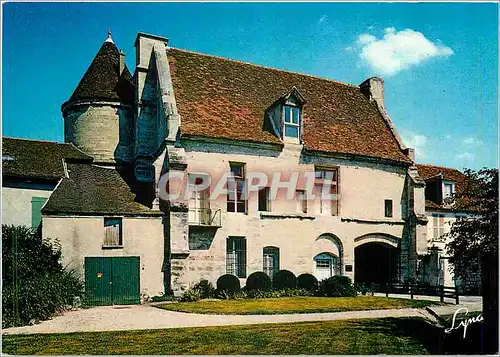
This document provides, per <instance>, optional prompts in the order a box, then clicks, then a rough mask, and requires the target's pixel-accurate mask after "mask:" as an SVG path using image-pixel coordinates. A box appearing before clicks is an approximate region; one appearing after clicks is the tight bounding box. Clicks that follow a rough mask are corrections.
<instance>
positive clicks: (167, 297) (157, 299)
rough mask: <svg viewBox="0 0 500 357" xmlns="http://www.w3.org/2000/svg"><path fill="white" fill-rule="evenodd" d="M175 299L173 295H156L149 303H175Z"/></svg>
mask: <svg viewBox="0 0 500 357" xmlns="http://www.w3.org/2000/svg"><path fill="white" fill-rule="evenodd" d="M175 300H176V298H175V296H173V295H156V296H152V297H151V302H162V301H175Z"/></svg>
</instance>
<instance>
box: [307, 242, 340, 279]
mask: <svg viewBox="0 0 500 357" xmlns="http://www.w3.org/2000/svg"><path fill="white" fill-rule="evenodd" d="M322 240H327V241H329V242H330V243H331V245H330V246H325V245H323V244H319V243H320V242H321V241H322ZM321 253H326V254H332V255H334V256H337V257H338V265H339V273H340V274H341V275H342V274H343V266H344V245H343V244H342V241H341V240H340V238H339V237H337V236H336V235H335V234H332V233H322V234H320V235H319V236H318V237H317V238H316V240H315V251H314V252H313V257H316V256H317V255H318V254H321ZM313 261H314V259H313Z"/></svg>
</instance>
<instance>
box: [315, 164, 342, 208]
mask: <svg viewBox="0 0 500 357" xmlns="http://www.w3.org/2000/svg"><path fill="white" fill-rule="evenodd" d="M338 175H339V171H338V168H332V167H321V166H316V167H315V172H314V177H315V180H316V183H315V186H316V187H315V191H316V192H317V194H318V195H320V196H319V197H320V200H319V201H320V202H319V213H320V214H325V215H332V216H337V215H338V214H339V200H338V197H336V196H337V195H338V193H339V190H338ZM324 185H329V186H328V187H327V188H324ZM323 192H324V194H328V193H329V194H330V195H333V196H334V198H333V199H330V198H327V197H323Z"/></svg>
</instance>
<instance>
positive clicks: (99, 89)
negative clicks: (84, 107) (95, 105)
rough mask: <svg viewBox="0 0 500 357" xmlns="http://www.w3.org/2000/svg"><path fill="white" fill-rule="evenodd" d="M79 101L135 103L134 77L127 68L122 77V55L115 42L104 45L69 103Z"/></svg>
mask: <svg viewBox="0 0 500 357" xmlns="http://www.w3.org/2000/svg"><path fill="white" fill-rule="evenodd" d="M77 100H119V101H121V102H123V103H128V104H132V103H133V102H134V85H133V79H132V75H131V74H130V71H129V70H128V68H127V66H125V68H124V70H123V72H122V74H121V75H120V53H119V52H118V48H117V47H116V45H115V44H114V43H113V42H108V41H106V42H104V43H103V44H102V46H101V48H100V49H99V52H98V53H97V54H96V56H95V57H94V60H93V61H92V63H91V64H90V67H89V68H88V69H87V72H85V74H84V76H83V77H82V79H81V80H80V83H79V84H78V86H77V87H76V89H75V91H74V92H73V95H72V96H71V98H70V99H69V102H70V101H77Z"/></svg>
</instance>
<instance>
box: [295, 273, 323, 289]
mask: <svg viewBox="0 0 500 357" xmlns="http://www.w3.org/2000/svg"><path fill="white" fill-rule="evenodd" d="M297 287H298V288H300V289H305V290H308V291H316V290H317V289H318V279H316V277H315V276H314V275H312V274H307V273H305V274H300V275H299V276H298V277H297Z"/></svg>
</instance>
